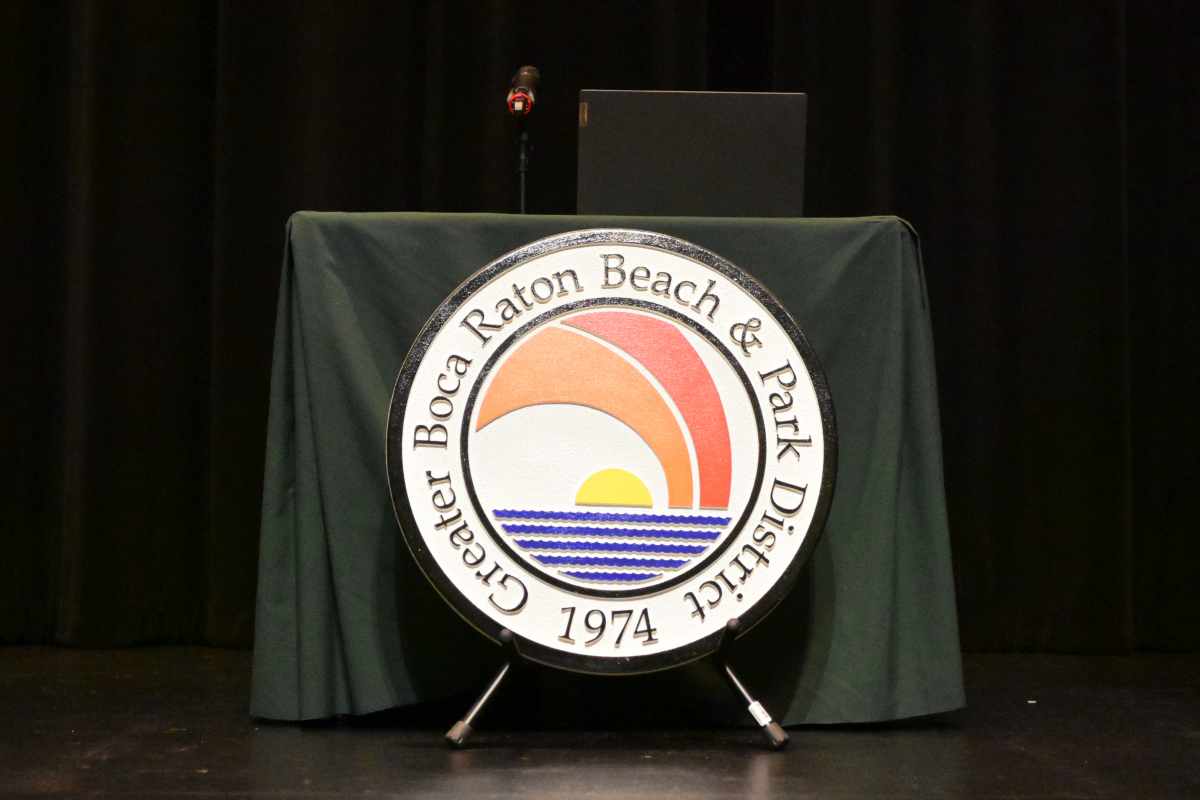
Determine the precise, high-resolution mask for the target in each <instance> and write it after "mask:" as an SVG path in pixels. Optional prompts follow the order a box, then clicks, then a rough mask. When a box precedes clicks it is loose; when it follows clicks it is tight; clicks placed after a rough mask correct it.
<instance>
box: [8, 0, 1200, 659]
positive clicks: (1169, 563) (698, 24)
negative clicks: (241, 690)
mask: <svg viewBox="0 0 1200 800" xmlns="http://www.w3.org/2000/svg"><path fill="white" fill-rule="evenodd" d="M1196 20H1197V12H1196V11H1195V10H1194V4H1192V3H1186V2H1153V3H1140V2H1133V1H1131V2H1128V3H1125V2H1119V1H1117V0H1099V1H1097V2H1076V3H1067V4H1051V3H1012V2H1007V1H1006V0H979V1H978V2H970V3H961V2H930V3H904V2H899V0H845V1H844V2H837V3H828V2H819V0H811V1H809V2H799V1H797V2H783V0H780V2H777V3H775V4H774V5H771V4H756V3H752V2H741V3H724V2H721V3H717V2H710V3H708V4H705V3H702V2H676V3H672V2H644V1H643V2H605V3H579V4H576V3H541V2H532V1H530V2H523V3H521V4H520V5H517V4H515V3H503V2H497V1H495V0H493V1H492V2H462V3H439V2H423V3H405V2H396V1H395V0H389V2H372V3H330V2H327V1H326V0H310V1H308V2H288V3H278V4H264V3H235V2H208V3H202V2H193V3H160V2H90V3H88V2H80V3H67V4H64V3H54V2H47V1H46V0H35V1H32V2H24V1H23V0H22V1H19V2H18V1H14V2H6V3H3V4H0V30H2V31H3V33H2V34H0V35H2V36H3V40H4V53H5V59H6V61H7V63H6V64H5V69H3V70H2V71H0V75H2V77H0V81H2V82H3V83H2V84H0V86H2V87H3V96H4V97H5V98H6V100H7V109H6V111H7V114H6V117H7V120H6V124H5V125H4V126H3V131H4V132H3V137H4V139H3V141H4V144H5V155H6V157H5V158H4V162H5V167H4V174H5V175H6V178H5V180H4V187H5V194H6V195H7V202H6V206H7V207H6V209H5V220H4V222H5V224H4V240H5V241H8V242H9V243H10V246H11V245H12V244H15V252H14V251H12V250H10V251H9V253H8V255H7V257H6V259H5V261H6V267H7V269H6V270H5V275H6V278H7V279H6V280H5V281H4V284H3V286H4V293H3V299H2V300H0V303H2V306H0V307H2V309H3V314H2V316H3V321H4V334H5V336H4V338H5V344H6V347H5V352H6V353H7V358H6V363H5V369H4V372H5V375H6V380H5V391H4V398H5V401H4V406H3V417H2V418H3V436H4V442H3V448H4V450H3V452H4V455H5V460H6V461H7V462H8V469H7V470H6V472H7V473H8V475H9V477H8V478H6V479H5V484H6V485H5V491H4V493H3V496H4V503H5V508H4V510H3V524H4V535H3V539H2V541H0V641H3V642H58V643H63V644H72V645H114V644H116V645H120V644H132V643H148V642H204V643H212V644H219V645H234V646H245V645H248V643H249V642H250V641H251V631H252V626H253V609H254V584H255V569H256V564H255V562H256V555H257V539H258V515H259V498H260V490H261V476H262V464H263V444H264V428H265V421H266V411H267V389H268V375H269V364H270V358H271V338H272V326H273V320H274V314H275V298H276V288H277V280H278V276H279V265H280V256H281V250H282V248H281V244H282V234H283V224H284V221H285V220H286V218H287V216H288V215H289V214H290V213H291V212H292V211H295V210H297V209H333V210H348V211H359V210H430V211H442V210H445V211H450V210H499V211H508V210H512V209H513V208H514V205H515V191H516V181H515V177H514V171H515V158H514V147H513V142H512V131H511V128H510V127H509V123H508V120H507V119H506V118H505V115H504V113H503V107H502V103H503V98H504V93H505V90H506V88H507V83H508V78H509V77H510V76H511V74H512V72H513V70H514V69H515V67H516V66H518V65H520V64H525V63H531V64H536V65H537V66H539V67H540V68H541V69H542V72H543V75H544V85H543V89H542V92H541V94H540V97H539V101H540V105H539V108H538V110H537V112H536V113H537V119H536V120H535V123H534V124H535V127H534V130H533V136H534V142H535V148H536V149H535V152H534V161H533V173H532V176H531V182H530V206H531V210H532V211H535V212H553V213H571V212H572V211H573V210H574V203H575V146H576V137H575V125H576V102H577V94H578V91H579V90H580V89H582V88H638V89H737V90H789V91H790V90H803V91H807V92H809V96H810V106H809V107H810V128H809V143H810V150H809V153H810V156H809V169H808V181H809V182H808V190H807V198H806V200H807V205H808V207H809V209H810V213H811V214H813V215H814V216H817V215H819V216H839V215H860V214H877V213H896V214H899V215H901V216H904V217H906V218H907V219H909V220H910V221H912V222H913V223H914V224H915V226H916V227H917V228H918V230H919V231H920V232H921V234H922V244H923V249H924V256H925V266H926V270H927V279H928V285H929V291H930V295H931V299H932V313H933V319H934V325H935V334H936V338H937V346H938V367H939V372H940V381H941V401H942V415H943V430H944V435H945V459H946V467H947V487H946V488H947V492H948V501H949V506H950V519H951V526H952V534H953V545H954V551H955V564H956V570H957V583H958V592H959V594H958V601H959V607H960V610H961V622H962V636H963V643H964V646H965V647H966V648H968V649H975V650H1054V651H1079V652H1091V651H1125V650H1131V649H1172V650H1192V649H1196V648H1197V646H1198V645H1200V612H1198V606H1200V604H1198V603H1197V601H1196V597H1195V592H1196V580H1195V576H1196V571H1197V569H1196V565H1197V564H1198V563H1200V545H1198V544H1197V527H1198V526H1197V525H1196V524H1195V522H1192V521H1191V520H1192V519H1193V516H1194V512H1193V511H1192V506H1191V503H1192V499H1193V494H1192V493H1193V491H1194V489H1193V488H1192V487H1193V482H1194V480H1195V478H1196V476H1197V475H1198V474H1200V470H1198V469H1197V463H1196V462H1197V457H1196V452H1197V442H1198V438H1197V435H1196V434H1197V422H1196V410H1195V406H1196V402H1197V401H1196V398H1197V395H1198V392H1197V389H1198V386H1197V357H1198V356H1200V352H1198V350H1200V348H1198V346H1197V337H1196V336H1195V333H1194V330H1193V323H1194V321H1195V320H1196V318H1197V314H1196V310H1197V309H1196V296H1195V289H1196V286H1197V281H1196V278H1195V271H1196V269H1197V267H1198V266H1200V260H1198V259H1197V255H1198V254H1197V247H1196V244H1195V237H1194V236H1193V235H1192V231H1191V230H1190V228H1192V227H1194V216H1195V212H1196V208H1197V203H1196V200H1195V198H1196V194H1197V189H1198V188H1200V187H1198V181H1197V176H1198V172H1200V157H1198V155H1197V154H1198V152H1200V150H1198V148H1197V140H1196V135H1195V131H1196V130H1197V127H1198V125H1200V113H1198V111H1200V101H1198V98H1197V83H1198V82H1197V80H1196V74H1197V73H1198V70H1197V63H1196V60H1195V58H1194V56H1193V55H1192V53H1191V51H1192V50H1193V49H1194V47H1195V45H1196V42H1197V37H1196V24H1195V23H1196ZM747 157H754V154H747Z"/></svg>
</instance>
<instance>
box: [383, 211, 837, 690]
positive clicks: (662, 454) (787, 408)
mask: <svg viewBox="0 0 1200 800" xmlns="http://www.w3.org/2000/svg"><path fill="white" fill-rule="evenodd" d="M387 455H388V478H389V482H390V486H391V493H392V504H393V507H394V509H395V511H396V516H397V519H398V521H399V523H400V527H401V530H402V532H403V536H404V540H405V542H406V543H407V545H408V547H409V549H410V550H411V551H412V553H413V556H414V557H415V559H416V561H417V563H418V564H419V565H420V567H421V569H422V571H423V572H424V573H425V575H426V576H427V577H428V578H429V580H430V582H431V583H432V584H433V585H434V587H435V588H436V589H437V590H438V592H439V593H440V594H441V595H442V597H443V598H444V599H445V600H446V602H448V603H449V604H450V605H451V606H452V607H454V609H455V610H456V611H458V613H459V614H460V615H461V616H462V617H463V618H464V619H466V620H467V621H468V622H470V623H471V624H472V625H473V626H475V627H476V628H477V629H478V630H480V631H481V632H482V633H484V634H485V635H487V636H489V637H492V638H493V639H496V638H498V637H499V635H500V632H501V631H502V630H504V629H508V630H510V631H512V633H513V636H514V641H515V643H516V647H517V649H518V650H519V651H520V653H521V654H522V655H523V656H524V657H526V658H530V659H532V660H535V661H539V662H541V663H544V664H548V665H551V666H556V667H561V668H564V669H570V670H575V671H580V672H591V673H633V672H646V671H651V670H657V669H665V668H668V667H672V666H675V665H678V664H682V663H685V662H687V661H691V660H694V659H696V658H699V657H701V656H704V655H707V654H708V653H710V652H712V651H713V650H714V649H715V648H716V647H717V645H718V644H719V642H720V638H721V636H722V632H723V629H724V627H725V625H726V623H727V622H728V620H730V619H731V618H734V617H736V618H738V619H739V620H740V622H741V627H740V630H743V631H744V630H748V629H749V628H750V627H752V626H753V625H754V624H755V623H756V622H758V621H759V620H760V619H762V617H763V616H764V615H765V614H766V613H767V612H769V611H770V610H771V608H773V607H774V606H775V605H776V604H778V602H779V601H780V600H781V599H782V598H783V596H784V595H785V594H786V592H787V591H788V590H789V589H790V588H791V585H792V584H793V583H794V581H795V577H796V574H797V572H798V571H799V569H800V567H801V565H802V564H803V562H804V560H805V558H806V557H807V554H808V553H809V551H810V550H811V549H812V547H813V546H814V544H815V542H816V538H817V536H818V535H819V534H820V531H821V527H822V525H823V523H824V518H825V514H826V511H827V509H828V506H829V502H830V497H831V494H832V488H833V475H834V471H835V462H836V434H835V431H834V417H833V409H832V405H831V402H830V397H829V391H828V387H827V385H826V382H825V378H824V375H823V374H822V372H821V370H820V367H819V365H818V364H817V360H816V357H815V355H814V353H813V351H812V348H811V347H810V346H809V344H808V342H807V341H806V339H805V338H804V335H803V334H802V333H801V332H800V329H799V328H798V327H797V325H796V323H795V321H794V320H793V319H792V318H791V316H789V315H788V313H787V312H786V311H785V310H784V309H783V307H782V306H781V305H780V304H779V302H778V301H777V300H776V299H775V298H774V297H773V296H772V295H771V294H770V293H769V292H768V291H767V290H766V289H765V288H763V287H762V286H761V285H760V284H759V283H757V282H756V281H755V280H754V279H753V278H751V277H750V276H749V275H747V274H746V273H745V272H742V271H741V270H740V269H738V268H737V267H735V266H734V265H733V264H731V263H729V262H728V261H726V260H724V259H722V258H721V257H719V256H717V255H715V254H714V253H711V252H709V251H707V250H704V249H702V248H700V247H697V246H695V245H693V244H690V243H688V242H685V241H683V240H681V239H676V238H673V237H669V236H664V235H662V234H657V233H650V232H645V231H635V230H610V229H604V230H585V231H574V232H571V233H564V234H561V235H558V236H552V237H550V238H547V239H542V240H539V241H536V242H533V243H532V244H529V245H527V246H525V247H522V248H520V249H518V250H515V251H513V252H511V253H509V254H507V255H505V256H503V257H501V258H500V259H498V260H496V261H494V262H493V263H491V264H489V265H487V266H486V267H484V268H483V269H482V270H481V271H479V272H478V273H476V274H475V275H473V276H472V277H471V278H469V279H468V280H467V281H466V282H465V283H464V284H463V285H461V286H460V287H458V289H456V290H455V291H454V293H453V294H452V295H451V296H450V297H449V298H448V299H447V300H446V301H445V302H444V303H443V304H442V305H441V306H440V307H439V308H438V309H437V311H436V312H435V313H434V314H433V316H432V317H431V318H430V320H429V321H428V323H426V325H425V327H424V329H423V330H422V331H421V333H420V334H419V335H418V336H417V339H416V341H415V342H414V343H413V346H412V349H411V351H410V352H409V354H408V357H407V359H406V360H405V362H404V366H403V367H402V369H401V371H400V375H399V377H398V378H397V380H396V385H395V389H394V391H393V394H392V401H391V408H390V411H389V418H388V437H387Z"/></svg>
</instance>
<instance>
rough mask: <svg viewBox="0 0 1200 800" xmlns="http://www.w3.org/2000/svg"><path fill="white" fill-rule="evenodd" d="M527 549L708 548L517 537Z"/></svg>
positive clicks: (684, 551)
mask: <svg viewBox="0 0 1200 800" xmlns="http://www.w3.org/2000/svg"><path fill="white" fill-rule="evenodd" d="M516 542H517V544H518V545H519V546H521V547H523V548H525V549H527V550H585V551H595V552H601V553H677V554H679V555H685V556H698V555H700V554H701V553H703V552H704V551H705V550H706V549H707V548H706V547H705V546H704V545H701V544H665V543H659V542H565V541H560V540H556V539H517V540H516Z"/></svg>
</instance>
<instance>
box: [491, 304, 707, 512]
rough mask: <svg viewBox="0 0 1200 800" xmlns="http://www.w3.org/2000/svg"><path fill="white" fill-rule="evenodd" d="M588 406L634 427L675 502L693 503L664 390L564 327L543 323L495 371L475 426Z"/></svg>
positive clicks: (684, 454) (681, 441) (682, 443)
mask: <svg viewBox="0 0 1200 800" xmlns="http://www.w3.org/2000/svg"><path fill="white" fill-rule="evenodd" d="M547 403H563V404H570V405H580V406H587V407H589V408H593V409H596V410H597V411H602V412H604V413H606V414H609V415H610V416H613V417H615V418H616V419H618V420H620V421H621V422H623V423H625V424H626V425H628V426H629V427H630V428H631V429H633V431H634V432H635V433H637V434H638V435H639V436H641V437H642V439H643V440H644V441H645V442H646V444H647V445H649V447H650V449H651V450H652V451H653V452H654V454H655V456H656V457H657V458H658V461H659V463H660V464H662V468H663V473H664V474H665V476H666V479H667V503H668V505H669V506H670V507H671V508H691V507H692V469H691V459H690V457H689V455H688V448H687V440H686V439H685V438H684V435H683V431H682V430H680V427H679V423H678V422H676V420H675V415H674V414H672V413H671V409H670V408H669V407H668V406H667V404H666V402H664V400H663V399H662V397H661V396H660V395H659V393H658V391H657V390H656V389H655V388H654V387H653V386H652V385H651V384H650V382H649V381H647V380H646V379H645V377H643V376H642V374H641V373H640V372H638V371H637V369H635V368H634V367H633V366H632V365H631V364H629V363H628V362H627V361H625V360H624V359H622V358H621V357H620V356H618V355H617V354H616V353H614V352H612V351H611V350H609V349H607V348H606V347H604V346H603V345H601V344H599V343H597V342H594V341H592V340H591V339H589V338H587V337H586V336H583V335H582V334H578V333H575V332H573V331H569V330H565V329H563V328H554V327H548V328H543V329H542V330H540V331H538V332H537V333H536V334H534V335H533V336H531V337H530V338H529V339H528V340H527V341H525V342H524V343H523V344H521V345H520V346H519V347H518V348H517V349H516V350H515V351H514V352H513V354H512V355H511V356H509V358H508V359H507V360H506V361H505V362H504V364H503V365H501V367H500V369H499V370H497V372H496V376H495V377H494V378H493V379H492V384H491V386H490V387H489V388H488V390H487V392H486V393H485V395H484V398H483V402H482V403H481V405H480V407H479V416H478V417H477V418H476V422H475V430H477V431H478V430H482V429H483V428H484V427H486V426H487V425H488V424H489V423H491V422H493V421H494V420H496V419H498V418H500V417H502V416H504V415H505V414H508V413H511V412H513V411H517V410H518V409H522V408H528V407H530V406H537V405H543V404H547Z"/></svg>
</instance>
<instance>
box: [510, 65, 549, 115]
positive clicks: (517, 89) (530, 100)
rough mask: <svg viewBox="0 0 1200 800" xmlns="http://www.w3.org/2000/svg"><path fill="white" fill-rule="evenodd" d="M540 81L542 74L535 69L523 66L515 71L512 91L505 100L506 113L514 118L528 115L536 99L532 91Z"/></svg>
mask: <svg viewBox="0 0 1200 800" xmlns="http://www.w3.org/2000/svg"><path fill="white" fill-rule="evenodd" d="M541 79H542V74H541V73H540V72H538V68H537V67H530V66H524V67H521V68H520V69H518V70H517V73H516V74H515V75H513V79H512V89H511V90H509V93H508V97H507V98H506V100H505V103H506V104H507V105H508V113H510V114H512V115H513V116H514V117H525V116H528V115H529V112H530V111H533V104H534V100H535V97H536V96H535V94H534V91H535V90H536V89H537V85H538V82H539V81H540V80H541Z"/></svg>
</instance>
